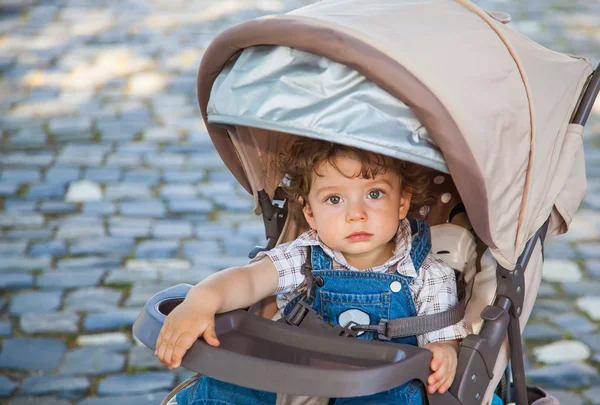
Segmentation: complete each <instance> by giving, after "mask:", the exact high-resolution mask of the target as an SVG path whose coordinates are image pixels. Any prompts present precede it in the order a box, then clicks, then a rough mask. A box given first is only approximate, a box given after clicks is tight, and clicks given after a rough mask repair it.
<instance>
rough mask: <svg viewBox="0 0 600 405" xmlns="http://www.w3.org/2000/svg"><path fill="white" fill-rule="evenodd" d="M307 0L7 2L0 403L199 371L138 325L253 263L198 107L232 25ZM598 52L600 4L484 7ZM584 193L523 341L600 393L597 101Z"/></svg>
mask: <svg viewBox="0 0 600 405" xmlns="http://www.w3.org/2000/svg"><path fill="white" fill-rule="evenodd" d="M309 3H312V1H309V0H305V1H304V0H254V1H251V0H221V1H218V2H217V1H208V0H119V1H116V0H37V1H35V0H0V291H1V295H0V369H1V372H0V403H7V404H10V405H17V404H18V405H21V404H44V405H70V404H72V405H75V404H77V405H117V404H126V405H128V404H136V405H144V404H157V405H158V404H159V403H160V401H161V399H162V398H163V397H164V396H165V395H166V394H167V392H168V391H169V390H170V389H171V388H172V387H173V386H174V385H176V384H177V383H178V382H180V381H181V380H182V379H185V378H186V377H187V376H188V375H189V372H187V371H185V370H175V371H173V372H171V371H169V370H166V369H165V368H164V367H162V365H161V364H160V363H159V362H158V361H157V360H156V359H155V358H154V356H153V354H152V352H151V351H150V350H148V349H147V348H145V347H143V346H141V345H140V344H139V343H137V342H136V341H135V339H134V338H133V337H132V335H131V325H132V324H133V322H134V320H135V318H136V316H137V314H138V312H139V311H140V309H141V308H142V306H143V304H144V303H145V302H146V300H147V299H148V298H149V297H150V296H152V295H153V294H155V293H156V292H158V291H160V290H162V289H164V288H166V287H169V286H172V285H174V284H178V283H181V282H185V283H196V282H198V281H199V280H201V279H202V278H204V277H205V276H206V275H208V274H210V273H211V272H214V271H217V270H219V269H222V268H225V267H229V266H232V265H236V264H243V263H245V262H246V261H247V258H246V255H247V252H248V251H249V250H250V248H252V247H253V246H254V245H256V244H261V243H263V241H264V229H263V225H262V221H261V220H260V218H257V217H255V216H254V215H253V214H252V212H251V211H252V207H253V201H252V199H251V198H250V196H249V195H248V194H247V193H246V192H245V191H243V190H242V188H241V187H240V186H239V185H238V184H237V182H236V181H235V180H234V178H233V177H232V176H231V175H230V173H229V172H228V171H227V170H226V169H225V167H224V166H223V164H222V162H221V160H220V158H219V156H218V155H217V153H216V152H215V151H214V149H213V147H212V144H211V142H210V139H209V137H208V134H207V132H206V129H205V127H204V125H203V122H202V120H201V118H200V114H199V110H198V107H197V104H196V96H195V90H196V84H195V82H196V72H197V68H198V65H199V62H200V59H201V58H202V54H203V51H204V49H205V48H206V47H207V45H208V44H209V43H210V41H211V39H212V38H213V37H214V36H215V35H216V34H218V33H219V32H221V31H222V30H224V29H225V28H227V27H229V26H231V25H233V24H236V23H239V22H242V21H245V20H248V19H251V18H255V17H259V16H262V15H265V14H274V13H284V12H286V11H289V10H292V9H294V8H298V7H301V6H303V5H306V4H309ZM476 3H477V4H479V5H480V6H483V7H484V8H486V9H488V10H497V11H505V12H508V13H510V14H511V15H512V17H513V22H511V25H512V27H514V28H515V29H517V30H519V31H521V32H522V33H524V34H526V35H528V36H530V37H532V38H533V39H534V40H536V41H538V42H539V43H541V44H542V45H544V46H546V47H549V48H551V49H554V50H556V51H559V52H567V53H572V54H578V55H583V56H586V57H588V58H589V59H590V60H591V62H592V63H593V64H594V66H597V64H598V62H600V2H598V0H530V1H527V0H512V1H509V0H506V1H491V0H490V1H476ZM585 149H586V165H587V173H588V182H589V190H588V193H587V196H586V198H585V201H584V203H583V205H582V207H581V208H580V211H579V213H578V215H577V216H576V218H575V220H574V221H573V224H572V227H571V231H570V232H569V233H568V234H567V235H564V236H560V237H557V238H551V239H550V240H549V241H548V242H547V247H546V255H547V260H546V263H545V267H544V277H543V282H542V286H541V289H540V294H539V298H538V301H537V303H536V306H535V308H534V312H533V315H532V317H531V320H530V323H529V325H528V326H527V328H526V330H525V333H524V336H523V340H524V344H525V347H526V349H527V359H526V360H527V361H526V367H527V370H528V372H527V373H528V377H529V380H530V382H531V383H534V384H539V385H541V386H542V387H545V388H547V389H549V390H550V392H551V393H552V394H553V395H555V396H556V397H558V398H559V399H560V400H561V403H562V404H566V405H580V404H588V405H589V404H600V399H599V398H600V374H599V370H600V328H599V327H600V103H597V104H596V108H595V110H594V113H593V114H592V117H591V118H590V120H589V122H588V125H587V129H586V133H585Z"/></svg>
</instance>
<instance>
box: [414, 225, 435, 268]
mask: <svg viewBox="0 0 600 405" xmlns="http://www.w3.org/2000/svg"><path fill="white" fill-rule="evenodd" d="M409 223H410V231H411V233H412V235H413V238H412V244H411V247H410V258H411V260H412V262H413V265H414V266H415V270H416V271H417V272H418V271H419V269H420V268H421V265H422V264H423V262H424V261H425V258H426V257H427V255H428V254H429V251H430V250H431V230H430V229H429V224H428V223H427V222H425V221H422V220H419V219H411V220H410V221H409Z"/></svg>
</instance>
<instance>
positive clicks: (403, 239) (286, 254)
mask: <svg viewBox="0 0 600 405" xmlns="http://www.w3.org/2000/svg"><path fill="white" fill-rule="evenodd" d="M411 243H412V235H411V230H410V223H409V221H408V220H406V219H405V220H402V221H400V224H399V226H398V232H397V233H396V248H395V249H394V255H393V256H392V257H391V258H390V259H389V260H388V261H387V262H386V263H384V264H382V265H380V266H377V267H373V268H370V269H366V270H363V271H369V272H376V273H387V272H394V271H397V272H398V274H401V275H403V276H408V277H411V278H412V281H411V283H410V292H411V295H412V297H413V300H414V302H415V307H416V309H417V315H431V314H436V313H439V312H443V311H446V310H448V309H450V308H452V307H453V306H455V305H456V304H457V303H458V294H457V291H456V279H455V276H454V270H453V269H452V268H450V266H448V265H447V264H446V263H444V262H443V261H442V260H441V259H439V258H438V257H436V256H435V255H434V254H433V253H431V252H429V254H428V255H427V257H426V258H425V260H424V261H423V264H422V265H421V268H420V269H419V271H418V272H417V271H416V270H415V267H414V265H413V262H412V260H411V258H410V254H409V253H410V247H411ZM316 245H318V246H320V247H321V248H322V249H323V251H324V252H325V254H327V255H328V256H330V257H331V258H332V259H333V260H332V264H333V268H334V269H335V270H355V271H359V270H358V269H356V268H355V267H353V266H351V265H350V264H348V262H347V261H346V259H345V258H344V255H343V254H342V252H340V251H338V250H334V249H331V248H329V247H328V246H327V245H325V244H324V243H323V242H321V240H320V239H319V236H318V235H317V232H316V231H312V230H311V231H308V232H305V233H303V234H302V235H300V236H299V237H298V238H297V239H295V240H293V241H291V242H288V243H283V244H281V245H279V246H275V247H274V248H273V249H271V250H269V251H267V252H260V253H259V254H258V255H257V256H256V257H255V258H254V259H253V260H252V261H253V262H254V261H257V260H260V259H262V258H263V257H264V256H268V257H269V258H270V259H271V260H272V261H273V264H274V265H275V268H276V269H277V272H278V273H279V285H278V287H277V290H276V291H275V294H277V295H278V296H277V305H278V307H279V308H280V309H281V308H283V307H284V306H285V305H286V304H287V303H288V302H289V301H290V300H291V299H292V298H294V297H295V296H297V295H298V294H299V293H303V292H304V291H305V290H306V285H305V281H304V276H303V275H302V273H301V271H300V269H301V267H302V264H303V263H304V262H305V261H306V255H307V254H308V246H316ZM468 333H469V332H468V330H467V326H466V323H465V322H464V321H461V322H459V323H457V324H456V325H452V326H448V327H446V328H444V329H441V330H437V331H434V332H429V333H426V334H424V335H419V336H417V341H418V343H419V346H424V345H426V344H427V343H430V342H437V341H440V340H455V339H462V338H464V337H466V336H467V334H468Z"/></svg>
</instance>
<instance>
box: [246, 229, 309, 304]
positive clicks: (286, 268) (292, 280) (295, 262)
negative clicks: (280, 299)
mask: <svg viewBox="0 0 600 405" xmlns="http://www.w3.org/2000/svg"><path fill="white" fill-rule="evenodd" d="M307 250H308V249H307V248H306V246H300V245H299V243H297V241H292V242H288V243H283V244H281V245H278V246H275V247H274V248H273V249H271V250H268V251H264V252H259V253H258V254H257V255H256V257H255V258H254V259H252V260H250V263H254V262H257V261H258V260H260V259H262V258H263V257H265V256H267V257H268V258H269V259H271V261H272V262H273V264H274V265H275V268H276V269H277V274H278V276H279V281H278V284H277V290H275V292H274V293H273V295H277V294H287V293H290V292H292V291H294V290H297V289H299V288H300V287H301V286H302V285H303V284H304V276H303V275H302V264H304V261H305V260H306V255H307Z"/></svg>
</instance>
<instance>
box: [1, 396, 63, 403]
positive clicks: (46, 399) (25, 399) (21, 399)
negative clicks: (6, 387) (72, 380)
mask: <svg viewBox="0 0 600 405" xmlns="http://www.w3.org/2000/svg"><path fill="white" fill-rule="evenodd" d="M40 404H43V405H71V401H69V400H67V399H59V398H56V397H54V396H50V395H48V396H39V397H38V396H35V397H33V396H18V397H15V398H12V399H11V400H10V401H9V402H8V405H40Z"/></svg>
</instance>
